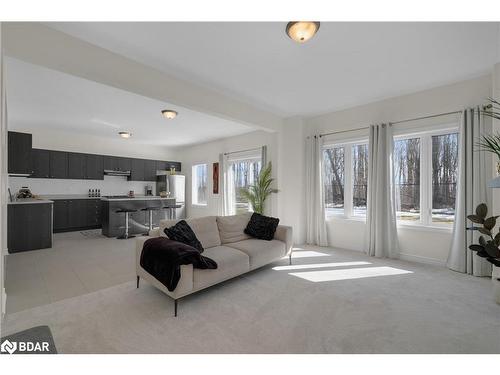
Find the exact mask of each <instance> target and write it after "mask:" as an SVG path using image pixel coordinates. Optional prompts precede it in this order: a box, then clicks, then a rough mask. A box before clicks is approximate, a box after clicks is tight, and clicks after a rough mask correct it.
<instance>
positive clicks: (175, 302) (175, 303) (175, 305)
mask: <svg viewBox="0 0 500 375" xmlns="http://www.w3.org/2000/svg"><path fill="white" fill-rule="evenodd" d="M174 316H177V300H176V299H174Z"/></svg>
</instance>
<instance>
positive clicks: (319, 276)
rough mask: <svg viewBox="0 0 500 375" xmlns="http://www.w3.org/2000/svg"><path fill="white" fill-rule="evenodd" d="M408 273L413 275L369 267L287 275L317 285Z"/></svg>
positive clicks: (400, 271) (389, 269)
mask: <svg viewBox="0 0 500 375" xmlns="http://www.w3.org/2000/svg"><path fill="white" fill-rule="evenodd" d="M408 273H413V272H411V271H406V270H401V269H399V268H393V267H369V268H351V269H346V270H326V271H308V272H292V273H289V275H292V276H297V277H300V278H301V279H304V280H308V281H312V282H314V283H318V282H323V281H337V280H350V279H363V278H365V277H379V276H393V275H403V274H408Z"/></svg>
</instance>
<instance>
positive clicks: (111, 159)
mask: <svg viewBox="0 0 500 375" xmlns="http://www.w3.org/2000/svg"><path fill="white" fill-rule="evenodd" d="M103 158H104V170H106V171H117V170H118V157H116V156H108V155H106V156H103Z"/></svg>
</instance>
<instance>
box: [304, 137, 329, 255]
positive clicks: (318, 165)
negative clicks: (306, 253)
mask: <svg viewBox="0 0 500 375" xmlns="http://www.w3.org/2000/svg"><path fill="white" fill-rule="evenodd" d="M322 148H323V140H322V138H321V136H311V137H309V138H307V139H306V222H307V226H306V242H307V243H308V244H312V245H319V246H328V239H327V235H326V223H325V199H324V193H323V189H324V185H323V149H322Z"/></svg>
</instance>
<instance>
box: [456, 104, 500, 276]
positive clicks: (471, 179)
mask: <svg viewBox="0 0 500 375" xmlns="http://www.w3.org/2000/svg"><path fill="white" fill-rule="evenodd" d="M488 133H489V126H488V127H487V126H486V124H485V122H484V119H483V116H482V114H481V111H480V108H479V107H476V108H472V109H466V110H465V111H463V112H462V115H461V119H460V133H459V149H458V180H457V192H456V201H455V223H454V225H453V237H452V242H451V247H450V253H449V255H448V261H447V265H448V268H450V269H452V270H454V271H458V272H463V273H468V274H470V275H474V276H490V275H491V264H490V263H488V262H487V261H486V260H484V259H483V258H480V257H478V256H477V255H476V254H475V253H473V252H472V251H471V250H469V245H471V244H472V243H477V242H478V237H479V234H478V233H477V232H473V231H468V230H466V228H467V227H468V226H469V227H470V226H471V225H472V223H471V222H470V221H468V220H467V215H470V214H473V213H474V212H475V210H476V206H477V205H478V204H480V203H486V204H488V209H489V210H490V212H489V213H488V214H489V215H494V214H495V213H493V212H491V208H492V205H491V197H490V194H489V191H488V190H487V188H486V183H487V181H488V180H489V179H491V176H490V173H488V171H490V170H491V168H488V167H487V165H488V164H489V162H490V160H488V158H489V155H487V154H486V152H482V151H481V152H479V151H478V149H477V145H476V143H477V141H478V140H479V137H480V136H481V135H482V134H488ZM496 214H497V213H496Z"/></svg>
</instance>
